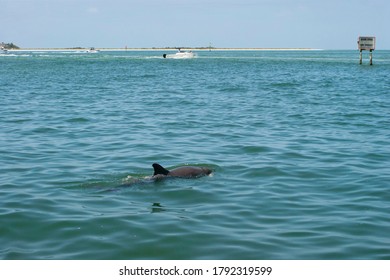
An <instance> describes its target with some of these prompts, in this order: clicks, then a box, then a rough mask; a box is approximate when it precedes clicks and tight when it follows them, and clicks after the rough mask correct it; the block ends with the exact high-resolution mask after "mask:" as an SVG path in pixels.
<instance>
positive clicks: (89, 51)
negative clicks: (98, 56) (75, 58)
mask: <svg viewBox="0 0 390 280" xmlns="http://www.w3.org/2000/svg"><path fill="white" fill-rule="evenodd" d="M98 52H99V50H97V49H95V48H90V49H89V50H87V53H98Z"/></svg>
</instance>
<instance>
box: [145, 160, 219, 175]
mask: <svg viewBox="0 0 390 280" xmlns="http://www.w3.org/2000/svg"><path fill="white" fill-rule="evenodd" d="M152 166H153V169H154V173H153V177H152V178H163V177H165V176H168V177H179V178H198V177H202V176H206V175H210V174H211V173H212V172H213V171H212V170H211V169H209V168H206V167H199V166H181V167H177V168H174V169H172V170H168V169H165V168H164V167H162V166H161V165H160V164H158V163H153V165H152Z"/></svg>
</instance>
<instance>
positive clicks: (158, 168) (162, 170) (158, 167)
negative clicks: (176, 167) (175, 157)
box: [153, 163, 169, 176]
mask: <svg viewBox="0 0 390 280" xmlns="http://www.w3.org/2000/svg"><path fill="white" fill-rule="evenodd" d="M153 169H154V174H153V176H156V175H158V174H162V175H165V176H166V175H168V173H169V171H168V170H166V169H165V168H164V167H162V166H161V165H160V164H158V163H153Z"/></svg>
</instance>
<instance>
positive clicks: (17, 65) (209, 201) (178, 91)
mask: <svg viewBox="0 0 390 280" xmlns="http://www.w3.org/2000/svg"><path fill="white" fill-rule="evenodd" d="M162 54H163V52H158V51H155V52H146V51H145V52H135V51H129V52H100V53H97V54H88V53H75V52H69V53H66V52H34V53H22V52H18V53H11V54H7V55H1V56H0V98H1V99H0V106H1V107H0V170H1V171H0V258H1V259H390V234H389V233H390V51H375V52H374V65H373V66H369V65H368V64H369V62H368V53H367V52H366V53H364V61H363V65H359V53H358V51H242V52H240V51H230V52H228V51H226V52H224V51H212V52H208V51H205V52H198V53H197V54H198V56H197V57H196V58H195V59H189V60H175V59H163V58H162ZM154 162H158V163H160V164H161V165H163V166H165V167H167V168H172V167H177V166H181V165H187V164H189V165H199V166H206V167H209V168H212V169H213V170H214V174H213V176H210V177H209V176H207V177H202V178H198V179H170V180H164V181H159V182H152V181H150V180H148V179H147V176H150V175H151V174H152V171H153V169H152V166H151V165H152V163H154Z"/></svg>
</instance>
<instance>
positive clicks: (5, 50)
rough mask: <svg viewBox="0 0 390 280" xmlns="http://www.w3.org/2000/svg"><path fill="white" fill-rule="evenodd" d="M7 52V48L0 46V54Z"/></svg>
mask: <svg viewBox="0 0 390 280" xmlns="http://www.w3.org/2000/svg"><path fill="white" fill-rule="evenodd" d="M7 53H9V52H8V50H7V49H6V48H4V47H1V49H0V54H7Z"/></svg>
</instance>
